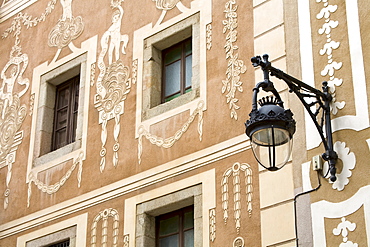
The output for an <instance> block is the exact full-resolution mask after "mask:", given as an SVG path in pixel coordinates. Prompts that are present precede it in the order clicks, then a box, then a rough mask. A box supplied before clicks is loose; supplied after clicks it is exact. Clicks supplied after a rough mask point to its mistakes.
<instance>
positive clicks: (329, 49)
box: [316, 0, 346, 115]
mask: <svg viewBox="0 0 370 247" xmlns="http://www.w3.org/2000/svg"><path fill="white" fill-rule="evenodd" d="M316 2H318V3H320V2H322V3H323V4H324V7H323V8H322V9H321V10H320V13H318V14H317V15H316V18H317V19H318V20H322V19H324V20H325V23H324V24H323V25H322V27H321V28H320V29H319V30H318V33H319V34H320V35H325V36H326V43H325V44H324V46H323V48H322V49H320V51H319V54H320V55H321V56H325V55H326V56H327V60H328V63H327V65H325V68H324V69H323V70H322V71H321V76H323V77H326V76H329V80H328V85H329V90H330V93H331V94H332V96H333V100H332V102H331V103H330V106H331V107H330V109H331V112H332V113H333V114H334V115H335V114H337V113H338V110H340V109H343V108H344V106H345V104H346V102H345V101H342V102H338V101H336V98H335V87H336V86H337V87H338V86H340V85H342V83H343V79H339V78H336V77H335V72H336V71H337V70H339V69H340V68H342V65H343V63H342V62H336V61H335V60H334V58H333V52H334V51H335V50H337V49H338V48H339V46H340V42H337V41H335V40H333V37H332V35H331V31H332V29H334V28H337V27H338V25H339V22H338V21H335V20H332V19H331V15H332V14H333V13H334V12H335V11H337V9H338V5H329V1H328V0H317V1H316Z"/></svg>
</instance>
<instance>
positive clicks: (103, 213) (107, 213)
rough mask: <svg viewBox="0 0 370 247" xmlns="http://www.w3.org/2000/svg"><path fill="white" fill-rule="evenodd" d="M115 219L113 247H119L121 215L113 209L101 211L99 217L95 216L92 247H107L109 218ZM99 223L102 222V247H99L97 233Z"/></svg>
mask: <svg viewBox="0 0 370 247" xmlns="http://www.w3.org/2000/svg"><path fill="white" fill-rule="evenodd" d="M109 217H111V218H113V227H112V228H113V244H112V245H111V246H112V247H117V246H118V230H119V215H118V211H117V210H116V209H113V208H108V209H105V210H103V211H100V212H99V213H98V215H96V216H95V218H94V220H93V223H92V226H91V247H96V246H102V247H107V246H108V245H107V242H108V218H109ZM99 221H102V237H101V245H97V243H96V242H97V241H96V232H97V227H98V223H99Z"/></svg>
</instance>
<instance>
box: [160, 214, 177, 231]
mask: <svg viewBox="0 0 370 247" xmlns="http://www.w3.org/2000/svg"><path fill="white" fill-rule="evenodd" d="M179 222H180V218H179V216H178V215H176V216H174V217H171V218H168V219H164V220H161V221H160V222H159V236H163V235H168V234H172V233H177V232H178V231H179Z"/></svg>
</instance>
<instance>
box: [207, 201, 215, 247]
mask: <svg viewBox="0 0 370 247" xmlns="http://www.w3.org/2000/svg"><path fill="white" fill-rule="evenodd" d="M215 239H216V209H215V208H212V209H210V210H209V240H211V241H212V242H214V241H215Z"/></svg>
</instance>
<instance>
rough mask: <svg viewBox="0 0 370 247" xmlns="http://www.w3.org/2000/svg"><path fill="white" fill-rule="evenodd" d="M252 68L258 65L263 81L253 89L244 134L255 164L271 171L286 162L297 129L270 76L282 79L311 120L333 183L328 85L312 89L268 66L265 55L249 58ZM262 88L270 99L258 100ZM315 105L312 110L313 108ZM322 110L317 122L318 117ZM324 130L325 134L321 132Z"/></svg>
mask: <svg viewBox="0 0 370 247" xmlns="http://www.w3.org/2000/svg"><path fill="white" fill-rule="evenodd" d="M251 61H252V64H253V66H254V67H258V66H260V67H261V69H262V71H263V74H264V80H263V81H262V82H260V83H258V84H257V85H256V86H255V88H254V89H253V99H252V111H251V113H250V114H249V116H250V119H249V120H247V122H246V123H245V126H246V131H245V132H246V134H247V135H248V136H249V138H250V140H251V143H252V150H253V154H254V156H255V157H256V159H257V161H258V163H259V164H260V165H262V166H263V167H265V168H266V169H268V170H270V171H276V170H279V169H280V168H282V167H283V166H284V165H285V164H286V163H287V162H288V159H289V157H290V154H291V150H292V138H293V134H294V133H295V130H296V122H295V120H294V119H293V113H292V112H291V111H290V110H289V109H287V110H285V109H284V103H283V101H282V100H281V97H280V95H279V93H278V92H277V90H276V89H275V87H274V84H273V83H272V82H271V81H270V78H269V76H270V75H271V76H274V77H276V78H278V79H281V80H283V81H284V82H285V83H286V84H287V85H288V87H289V89H290V90H289V92H291V93H292V92H293V93H294V94H296V95H297V96H298V98H299V100H300V101H301V102H302V104H303V106H304V107H305V108H306V110H307V112H308V114H309V115H310V117H311V119H312V120H313V122H314V124H315V126H316V128H317V131H318V132H319V135H320V137H321V140H322V142H323V144H324V147H325V153H323V154H322V157H323V159H324V160H326V161H328V164H329V172H330V180H331V181H333V182H334V181H335V180H336V176H335V173H336V167H335V164H336V162H337V159H338V155H337V153H336V152H335V151H334V148H333V138H332V129H331V119H330V102H331V100H332V96H331V95H330V93H329V92H328V89H329V87H328V83H327V82H325V81H324V82H323V83H322V85H323V87H322V91H320V90H318V89H316V88H314V87H311V86H309V85H307V84H305V83H304V82H302V81H300V80H298V79H296V78H294V77H292V76H290V75H288V74H286V73H284V72H283V71H281V70H279V69H277V68H274V67H272V66H271V63H270V62H269V61H268V55H263V57H262V58H261V57H260V56H256V57H253V58H252V59H251ZM260 89H262V90H264V91H265V92H271V93H272V94H273V95H272V96H266V97H263V98H261V99H260V100H258V103H259V105H260V107H258V104H257V94H258V92H259V90H260ZM314 106H315V109H314V111H312V108H313V107H314ZM321 111H322V115H321V120H320V123H319V122H318V119H317V118H318V115H319V114H320V112H321ZM324 128H325V131H324Z"/></svg>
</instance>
